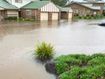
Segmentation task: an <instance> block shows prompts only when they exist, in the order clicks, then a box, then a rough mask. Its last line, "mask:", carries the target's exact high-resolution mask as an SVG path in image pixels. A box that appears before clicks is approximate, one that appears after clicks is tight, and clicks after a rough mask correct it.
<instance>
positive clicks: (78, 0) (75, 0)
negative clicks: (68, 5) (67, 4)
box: [70, 0, 105, 1]
mask: <svg viewBox="0 0 105 79" xmlns="http://www.w3.org/2000/svg"><path fill="white" fill-rule="evenodd" d="M70 1H83V0H70ZM103 1H105V0H103Z"/></svg>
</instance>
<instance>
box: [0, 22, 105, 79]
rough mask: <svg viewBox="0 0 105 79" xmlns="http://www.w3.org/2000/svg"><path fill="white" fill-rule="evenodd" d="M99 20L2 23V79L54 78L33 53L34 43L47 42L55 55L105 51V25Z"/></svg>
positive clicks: (0, 43)
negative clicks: (53, 49)
mask: <svg viewBox="0 0 105 79" xmlns="http://www.w3.org/2000/svg"><path fill="white" fill-rule="evenodd" d="M102 21H104V20H98V21H91V22H90V21H78V22H72V23H71V22H66V21H65V22H63V21H61V22H60V23H58V22H52V23H51V22H49V23H47V22H43V23H13V22H12V23H0V79H55V77H54V76H53V75H51V74H48V73H47V72H46V71H45V68H44V66H43V65H42V64H40V63H38V62H37V61H36V60H35V59H34V56H33V50H34V48H35V45H36V44H38V43H39V42H42V41H46V42H49V43H52V44H53V45H54V46H55V50H56V55H57V56H58V55H61V54H70V53H84V54H93V53H96V52H103V53H104V52H105V27H100V26H98V25H94V24H96V23H100V22H102Z"/></svg>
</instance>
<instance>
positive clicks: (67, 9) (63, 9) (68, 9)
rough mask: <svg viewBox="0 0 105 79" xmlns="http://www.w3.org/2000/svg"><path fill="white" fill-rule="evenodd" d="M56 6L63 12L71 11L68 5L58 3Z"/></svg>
mask: <svg viewBox="0 0 105 79" xmlns="http://www.w3.org/2000/svg"><path fill="white" fill-rule="evenodd" d="M57 7H58V8H59V10H60V11H63V12H73V11H72V9H71V8H70V7H60V6H58V5H57Z"/></svg>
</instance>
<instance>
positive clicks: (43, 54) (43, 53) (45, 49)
mask: <svg viewBox="0 0 105 79" xmlns="http://www.w3.org/2000/svg"><path fill="white" fill-rule="evenodd" d="M35 55H36V57H37V58H38V59H39V60H41V61H46V60H49V59H51V58H53V55H54V47H53V46H52V45H51V44H47V43H45V42H42V43H41V44H39V45H38V46H37V47H36V49H35Z"/></svg>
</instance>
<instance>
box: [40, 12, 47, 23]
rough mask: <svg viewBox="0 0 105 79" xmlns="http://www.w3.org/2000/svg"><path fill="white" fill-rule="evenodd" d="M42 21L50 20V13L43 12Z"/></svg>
mask: <svg viewBox="0 0 105 79" xmlns="http://www.w3.org/2000/svg"><path fill="white" fill-rule="evenodd" d="M40 16H41V21H44V20H48V13H41V15H40Z"/></svg>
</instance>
